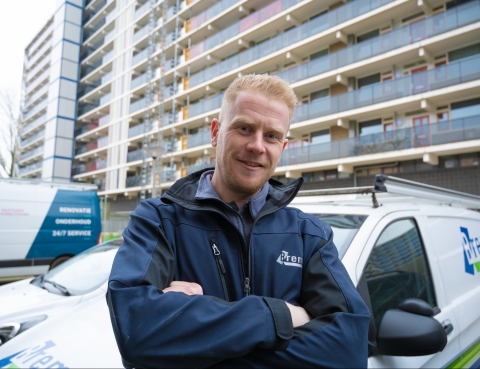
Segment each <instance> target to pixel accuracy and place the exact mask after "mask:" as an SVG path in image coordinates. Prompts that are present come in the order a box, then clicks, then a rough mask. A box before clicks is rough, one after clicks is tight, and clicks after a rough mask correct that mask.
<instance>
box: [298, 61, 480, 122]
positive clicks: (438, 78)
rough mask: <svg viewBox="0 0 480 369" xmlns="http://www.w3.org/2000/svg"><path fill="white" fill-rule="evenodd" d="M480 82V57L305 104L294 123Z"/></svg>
mask: <svg viewBox="0 0 480 369" xmlns="http://www.w3.org/2000/svg"><path fill="white" fill-rule="evenodd" d="M477 79H480V56H476V57H470V58H466V59H462V60H460V61H457V62H454V63H451V64H449V65H440V66H439V67H437V68H435V69H430V70H428V71H423V72H419V73H417V74H414V75H410V76H405V77H402V78H399V79H396V80H386V81H384V82H380V83H374V84H371V85H368V86H365V87H363V88H361V89H359V90H355V91H351V92H347V93H344V94H341V95H336V96H331V97H325V98H322V99H318V100H314V101H313V102H311V103H308V104H302V105H300V106H298V107H297V108H296V109H295V113H294V115H293V120H292V123H295V122H300V121H304V120H308V119H313V118H318V117H321V116H325V115H330V114H335V113H339V112H341V111H346V110H352V109H357V108H360V107H363V106H367V105H373V104H378V103H381V102H385V101H391V100H394V99H399V98H402V97H406V96H411V95H415V94H418V93H422V92H427V91H432V90H437V89H439V88H443V87H447V86H452V85H456V84H459V83H463V82H468V81H473V80H477Z"/></svg>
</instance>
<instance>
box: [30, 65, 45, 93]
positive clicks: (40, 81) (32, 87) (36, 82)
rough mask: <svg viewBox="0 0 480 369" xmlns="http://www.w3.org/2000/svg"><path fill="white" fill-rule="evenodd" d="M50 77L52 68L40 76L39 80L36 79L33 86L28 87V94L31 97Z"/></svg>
mask: <svg viewBox="0 0 480 369" xmlns="http://www.w3.org/2000/svg"><path fill="white" fill-rule="evenodd" d="M48 77H50V68H48V69H47V70H46V71H45V72H43V73H42V74H40V75H39V76H38V77H37V78H35V81H33V82H32V83H31V84H29V85H28V86H27V89H26V93H27V95H29V94H30V93H31V92H32V91H34V90H35V89H36V88H37V87H38V86H40V85H41V84H42V82H44V81H45V79H47V78H48Z"/></svg>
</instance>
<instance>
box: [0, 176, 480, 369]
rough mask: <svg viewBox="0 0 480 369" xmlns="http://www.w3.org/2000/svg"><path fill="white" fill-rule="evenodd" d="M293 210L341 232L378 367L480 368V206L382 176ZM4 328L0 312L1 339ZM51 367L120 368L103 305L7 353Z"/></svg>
mask: <svg viewBox="0 0 480 369" xmlns="http://www.w3.org/2000/svg"><path fill="white" fill-rule="evenodd" d="M291 206H294V207H297V208H300V209H302V210H303V211H305V212H307V213H311V214H313V215H315V216H317V217H318V218H320V219H322V220H324V221H326V222H328V223H329V224H330V225H331V227H332V229H333V232H334V242H335V245H336V247H337V249H338V251H339V257H340V258H341V260H342V262H343V264H344V265H345V267H346V269H347V271H348V273H349V275H350V277H351V278H352V281H353V283H354V284H355V285H356V286H357V289H358V291H359V292H360V295H361V296H362V297H363V299H364V300H365V302H366V304H367V305H368V306H369V308H370V311H371V312H372V321H371V325H370V332H369V358H368V366H369V367H370V368H423V367H429V368H440V367H447V368H458V367H462V368H468V367H473V368H478V367H479V366H480V308H479V306H480V264H479V263H480V242H479V239H480V212H479V210H480V197H478V196H473V195H468V194H462V193H459V192H455V191H451V190H446V189H442V188H438V187H433V186H427V185H423V184H420V183H415V182H411V181H406V180H402V179H398V178H393V177H388V176H384V175H379V176H377V177H376V181H375V186H372V187H362V188H358V187H357V188H348V189H334V190H322V191H302V192H300V193H299V194H298V196H297V197H296V198H295V200H294V201H293V202H292V204H291ZM58 293H60V292H58ZM63 298H68V297H66V296H64V297H63ZM12 319H14V317H13V316H11V315H10V316H9V317H8V321H9V322H11V321H12ZM6 320H7V318H5V319H4V320H3V321H2V315H1V313H0V331H2V329H4V328H5V327H7V326H6V324H7V323H8V322H6ZM72 322H73V323H72ZM19 323H21V322H19ZM71 324H74V325H73V326H72V325H71ZM7 328H8V327H7ZM40 354H42V355H43V356H38V355H40ZM354 354H355V353H354V352H352V355H354ZM35 355H37V356H35ZM312 355H315V353H312ZM47 359H48V360H50V361H51V362H52V363H53V362H55V361H56V360H58V361H59V362H60V363H61V364H62V365H63V366H66V367H87V366H92V367H116V366H118V365H119V353H118V349H117V347H116V344H115V339H114V336H113V330H112V327H111V322H110V319H109V315H108V308H107V304H106V303H105V300H104V299H102V300H101V301H100V299H95V300H92V301H91V303H90V302H88V303H84V304H82V305H77V306H76V307H74V308H71V309H70V310H67V311H64V312H63V313H62V314H60V315H56V316H52V317H48V318H46V319H45V320H43V321H42V322H41V323H38V324H36V325H35V326H32V327H30V328H28V329H26V330H25V331H24V332H22V333H20V334H18V335H17V336H15V337H14V338H12V339H11V340H9V341H8V342H6V343H5V344H4V345H1V346H0V368H1V367H13V366H11V365H16V366H18V367H22V366H26V365H30V364H35V363H36V362H38V363H42V365H47V362H48V365H50V361H47ZM40 360H45V361H40ZM192 365H194V363H192Z"/></svg>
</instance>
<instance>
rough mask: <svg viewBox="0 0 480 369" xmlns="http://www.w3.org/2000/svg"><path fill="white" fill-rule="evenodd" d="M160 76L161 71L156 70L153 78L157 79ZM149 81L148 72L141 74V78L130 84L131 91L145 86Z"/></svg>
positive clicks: (136, 78) (138, 77) (133, 80)
mask: <svg viewBox="0 0 480 369" xmlns="http://www.w3.org/2000/svg"><path fill="white" fill-rule="evenodd" d="M158 76H160V69H158V68H157V69H155V71H154V73H153V75H152V78H156V77H158ZM147 81H148V74H147V72H145V73H143V74H140V75H139V76H137V77H135V78H134V79H132V83H131V84H130V89H134V88H136V87H138V86H140V85H143V84H144V83H147Z"/></svg>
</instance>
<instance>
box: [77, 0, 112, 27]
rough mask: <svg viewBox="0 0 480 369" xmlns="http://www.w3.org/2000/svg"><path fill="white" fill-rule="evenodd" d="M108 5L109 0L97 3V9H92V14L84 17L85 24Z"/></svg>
mask: <svg viewBox="0 0 480 369" xmlns="http://www.w3.org/2000/svg"><path fill="white" fill-rule="evenodd" d="M105 5H107V0H103V1H102V2H101V3H100V4H98V5H97V7H96V8H95V9H93V10H92V12H91V13H90V14H88V15H87V16H86V17H85V18H83V24H87V22H88V21H89V20H90V19H92V18H93V17H94V16H95V15H97V13H98V12H99V11H100V10H102V8H103V7H104V6H105Z"/></svg>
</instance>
